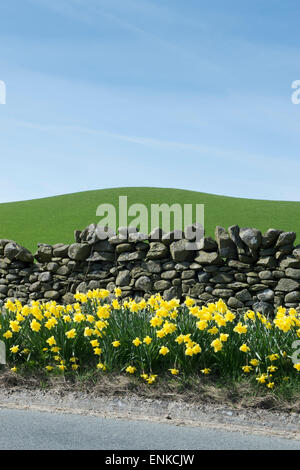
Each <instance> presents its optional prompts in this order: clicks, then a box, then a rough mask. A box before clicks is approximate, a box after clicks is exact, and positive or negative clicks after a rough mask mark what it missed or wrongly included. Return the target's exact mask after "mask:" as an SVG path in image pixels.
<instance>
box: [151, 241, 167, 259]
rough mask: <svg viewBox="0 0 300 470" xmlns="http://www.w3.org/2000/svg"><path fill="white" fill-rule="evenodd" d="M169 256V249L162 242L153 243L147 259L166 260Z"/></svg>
mask: <svg viewBox="0 0 300 470" xmlns="http://www.w3.org/2000/svg"><path fill="white" fill-rule="evenodd" d="M168 256H169V249H168V247H167V246H166V245H164V244H163V243H160V242H151V243H150V249H149V251H148V253H147V259H151V260H153V259H164V258H167V257H168Z"/></svg>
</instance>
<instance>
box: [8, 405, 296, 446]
mask: <svg viewBox="0 0 300 470" xmlns="http://www.w3.org/2000/svg"><path fill="white" fill-rule="evenodd" d="M16 449H17V450H74V449H75V450H97V449H99V450H300V441H299V440H296V439H295V440H294V439H285V438H281V437H276V436H263V435H255V434H250V433H243V432H233V431H226V430H217V429H211V428H205V427H204V428H203V427H192V426H178V425H174V424H171V423H170V424H168V423H156V422H151V421H141V420H136V421H134V420H126V419H114V418H103V417H97V416H89V415H86V416H85V415H76V414H65V413H58V412H45V411H32V410H18V409H6V408H2V409H0V450H16Z"/></svg>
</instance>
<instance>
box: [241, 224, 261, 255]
mask: <svg viewBox="0 0 300 470" xmlns="http://www.w3.org/2000/svg"><path fill="white" fill-rule="evenodd" d="M240 237H241V239H242V241H243V242H244V243H245V245H247V246H248V247H249V248H250V249H251V250H254V251H256V250H258V248H259V247H260V245H261V242H262V234H261V232H260V230H257V229H255V228H248V227H247V228H241V229H240Z"/></svg>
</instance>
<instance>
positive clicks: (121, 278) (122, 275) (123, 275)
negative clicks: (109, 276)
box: [116, 269, 131, 287]
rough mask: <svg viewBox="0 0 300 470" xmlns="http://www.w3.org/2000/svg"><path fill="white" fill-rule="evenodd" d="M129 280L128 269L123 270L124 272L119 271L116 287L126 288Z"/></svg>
mask: <svg viewBox="0 0 300 470" xmlns="http://www.w3.org/2000/svg"><path fill="white" fill-rule="evenodd" d="M130 279H131V277H130V271H129V270H128V269H125V270H124V271H120V272H119V274H118V276H117V279H116V286H118V287H122V286H128V284H129V282H130Z"/></svg>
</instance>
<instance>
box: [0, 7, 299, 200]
mask: <svg viewBox="0 0 300 470" xmlns="http://www.w3.org/2000/svg"><path fill="white" fill-rule="evenodd" d="M299 14H300V4H299V2H298V0H285V1H284V2H283V1H282V0H243V1H241V0H226V2H225V1H224V0H210V1H208V0H207V1H202V0H187V1H183V0H21V1H20V0H10V1H9V2H1V4H0V17H1V27H0V35H1V36H0V80H3V81H4V82H5V83H6V87H7V102H6V105H0V158H1V172H0V202H7V201H16V200H25V199H33V198H37V197H45V196H52V195H57V194H64V193H71V192H77V191H85V190H90V189H101V188H109V187H119V186H155V187H174V188H182V189H191V190H195V191H203V192H208V193H214V194H224V195H228V196H237V197H249V198H257V199H275V200H298V201H300V184H299V175H300V158H299V155H300V152H299V135H300V105H298V106H297V105H294V104H292V102H291V95H292V92H293V90H292V88H291V84H292V82H293V81H294V80H297V79H300V47H299V46H300V44H299V43H300V30H299V25H298V19H299Z"/></svg>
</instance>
